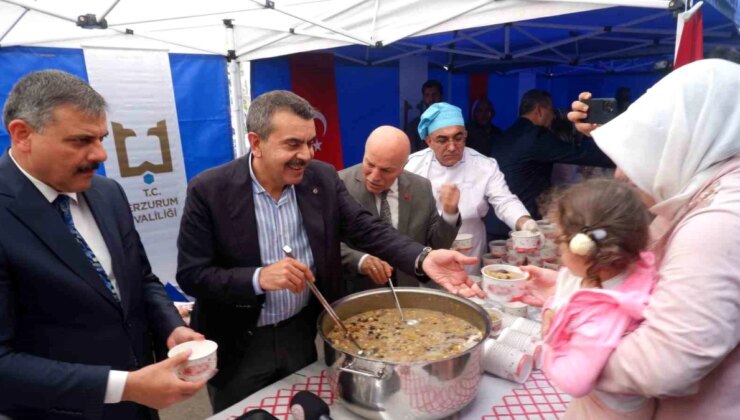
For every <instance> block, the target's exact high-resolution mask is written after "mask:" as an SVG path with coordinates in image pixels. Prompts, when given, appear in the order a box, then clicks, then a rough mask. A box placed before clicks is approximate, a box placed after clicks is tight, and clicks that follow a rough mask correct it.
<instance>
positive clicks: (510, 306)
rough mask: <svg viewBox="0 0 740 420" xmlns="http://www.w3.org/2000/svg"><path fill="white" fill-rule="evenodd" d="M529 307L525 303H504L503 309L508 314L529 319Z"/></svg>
mask: <svg viewBox="0 0 740 420" xmlns="http://www.w3.org/2000/svg"><path fill="white" fill-rule="evenodd" d="M528 307H529V305H527V304H526V303H523V302H504V304H503V309H504V312H506V313H507V314H511V315H514V316H518V317H523V318H526V317H527V308H528Z"/></svg>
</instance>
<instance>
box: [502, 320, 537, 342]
mask: <svg viewBox="0 0 740 420" xmlns="http://www.w3.org/2000/svg"><path fill="white" fill-rule="evenodd" d="M509 328H511V329H512V330H514V331H519V332H523V333H524V334H527V335H531V336H532V337H537V338H540V337H541V336H542V324H540V323H539V322H535V321H532V320H531V319H526V318H517V319H515V320H514V322H512V323H511V326H509Z"/></svg>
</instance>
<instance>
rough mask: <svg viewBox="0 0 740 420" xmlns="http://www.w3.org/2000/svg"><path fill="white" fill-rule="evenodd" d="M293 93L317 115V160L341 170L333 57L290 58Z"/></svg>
mask: <svg viewBox="0 0 740 420" xmlns="http://www.w3.org/2000/svg"><path fill="white" fill-rule="evenodd" d="M290 77H291V84H292V87H293V92H294V93H295V94H296V95H299V96H302V97H303V98H305V99H306V100H307V101H308V102H310V103H311V105H313V107H314V108H316V110H317V111H319V112H320V115H318V116H317V118H316V120H315V121H316V136H317V139H318V141H317V142H316V155H315V156H314V157H315V158H316V159H319V160H323V161H324V162H328V163H331V164H332V165H334V167H335V168H337V170H339V169H342V168H343V167H344V162H343V160H342V142H341V137H340V133H339V109H338V106H337V88H336V79H335V77H334V55H332V54H325V53H306V54H293V55H291V56H290Z"/></svg>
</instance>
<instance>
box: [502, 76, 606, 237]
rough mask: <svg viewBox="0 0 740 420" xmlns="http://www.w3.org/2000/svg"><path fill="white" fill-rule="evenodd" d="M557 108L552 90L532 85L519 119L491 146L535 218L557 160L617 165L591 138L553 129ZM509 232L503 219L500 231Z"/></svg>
mask: <svg viewBox="0 0 740 420" xmlns="http://www.w3.org/2000/svg"><path fill="white" fill-rule="evenodd" d="M554 117H555V112H554V110H553V107H552V96H551V95H550V93H548V92H546V91H543V90H539V89H532V90H530V91H527V92H526V93H525V94H524V95H523V96H522V100H521V103H520V104H519V119H517V120H516V121H515V122H514V124H513V125H512V126H511V127H509V129H508V130H506V131H505V132H504V134H503V135H502V136H501V137H499V138H498V139H497V140H496V142H495V143H494V145H493V147H492V148H491V153H492V155H493V157H494V158H495V159H496V161H497V162H498V164H499V166H500V167H501V172H503V173H504V176H505V177H506V183H507V184H508V185H509V189H510V190H511V192H512V193H514V194H516V195H517V196H518V197H519V200H521V202H522V203H523V204H524V206H525V207H526V208H527V211H529V214H531V215H532V217H533V218H535V219H539V218H540V217H541V215H540V212H539V208H538V206H537V198H538V197H539V196H540V195H541V194H542V193H543V192H545V191H546V190H547V189H548V188H549V187H550V177H551V176H552V167H553V164H555V163H571V164H577V165H589V166H600V167H613V166H614V164H613V163H612V161H611V160H610V159H609V158H608V157H607V156H606V155H605V154H604V152H602V151H601V150H599V148H598V147H596V143H594V142H593V140H591V139H584V140H583V141H581V142H578V143H575V142H573V143H566V142H564V141H562V140H560V138H558V136H557V135H555V133H553V132H552V131H551V130H550V126H551V125H552V122H553V119H554ZM504 232H508V230H506V229H505V228H504V226H503V223H501V228H500V230H499V231H498V232H497V233H504Z"/></svg>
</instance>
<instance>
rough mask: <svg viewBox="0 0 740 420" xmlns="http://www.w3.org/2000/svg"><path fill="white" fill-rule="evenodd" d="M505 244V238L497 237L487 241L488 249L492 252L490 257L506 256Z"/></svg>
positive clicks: (506, 248)
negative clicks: (497, 238)
mask: <svg viewBox="0 0 740 420" xmlns="http://www.w3.org/2000/svg"><path fill="white" fill-rule="evenodd" d="M508 250H509V249H508V247H507V246H506V240H504V239H499V240H495V241H491V242H489V243H488V251H490V253H491V254H492V258H503V257H505V256H506V252H507V251H508Z"/></svg>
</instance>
